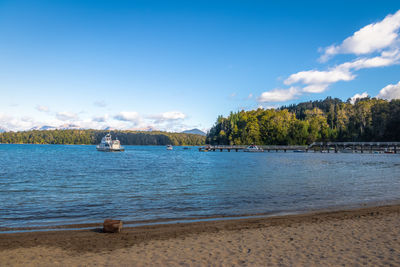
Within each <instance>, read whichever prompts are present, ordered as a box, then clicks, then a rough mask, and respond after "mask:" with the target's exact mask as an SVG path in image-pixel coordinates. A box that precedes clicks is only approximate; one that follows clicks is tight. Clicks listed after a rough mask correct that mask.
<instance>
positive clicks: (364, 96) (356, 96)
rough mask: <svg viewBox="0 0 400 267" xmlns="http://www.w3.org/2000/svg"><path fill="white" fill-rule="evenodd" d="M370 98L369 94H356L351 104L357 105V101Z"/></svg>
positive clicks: (351, 99)
mask: <svg viewBox="0 0 400 267" xmlns="http://www.w3.org/2000/svg"><path fill="white" fill-rule="evenodd" d="M368 96H369V95H368V93H367V92H364V93H362V94H355V95H353V96H352V97H351V98H350V103H351V104H354V103H356V100H357V99H361V98H366V97H368Z"/></svg>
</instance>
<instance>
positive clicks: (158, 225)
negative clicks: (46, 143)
mask: <svg viewBox="0 0 400 267" xmlns="http://www.w3.org/2000/svg"><path fill="white" fill-rule="evenodd" d="M383 213H385V214H389V213H399V214H400V204H389V205H382V206H367V207H359V208H347V209H346V208H342V209H325V210H315V211H309V212H304V213H296V214H284V215H267V214H254V215H240V216H226V217H220V216H215V217H208V218H203V219H201V218H188V219H180V220H175V219H170V220H146V221H140V222H139V223H138V224H139V225H138V226H127V224H126V223H125V222H124V227H123V229H122V232H121V233H120V234H114V235H112V234H111V235H110V234H104V233H102V223H89V224H79V225H62V226H61V225H60V226H55V227H54V228H53V229H51V230H48V229H45V230H42V229H37V228H36V229H32V228H29V227H28V228H24V229H27V230H28V232H1V233H0V251H1V250H4V249H10V248H14V247H18V246H16V245H15V244H14V245H13V244H12V243H13V241H16V244H18V245H21V244H20V241H22V240H24V245H23V246H24V247H25V246H28V247H29V246H32V245H33V246H40V245H50V246H51V245H57V239H58V238H56V237H58V236H62V237H67V236H68V237H69V238H70V240H69V241H71V242H72V243H71V244H70V245H72V247H74V245H76V246H77V248H79V250H81V248H80V246H79V244H78V243H79V239H80V238H82V239H86V238H88V237H93V241H96V240H97V241H98V239H99V238H100V239H101V238H103V237H106V238H111V240H113V241H114V242H116V243H115V244H114V245H115V248H118V247H119V244H118V242H119V240H121V238H122V236H131V237H132V236H133V237H134V240H131V241H139V242H141V241H149V240H152V239H157V238H170V237H178V236H180V235H183V236H184V235H186V234H198V233H209V232H218V231H220V230H241V229H250V228H254V227H255V228H257V227H268V226H276V225H290V224H292V223H304V222H313V221H319V220H337V219H339V220H340V219H351V218H360V216H373V215H379V214H381V215H382V214H383ZM175 221H185V222H182V223H181V222H175ZM146 222H147V223H146ZM128 225H129V224H128ZM77 226H79V227H77ZM60 228H62V230H60ZM64 228H72V229H71V230H70V229H64ZM10 229H18V228H10ZM35 230H39V231H35ZM10 231H13V230H10ZM171 232H173V234H171ZM123 239H124V240H125V238H123ZM32 240H34V242H32ZM25 241H28V242H25ZM86 241H90V240H86ZM74 242H78V243H74ZM129 243H130V244H136V243H137V242H129Z"/></svg>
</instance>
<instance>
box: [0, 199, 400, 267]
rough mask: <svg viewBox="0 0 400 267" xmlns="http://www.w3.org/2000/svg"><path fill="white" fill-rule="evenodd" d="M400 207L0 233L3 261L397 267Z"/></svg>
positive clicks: (22, 263) (32, 263) (15, 263)
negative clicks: (110, 230)
mask: <svg viewBox="0 0 400 267" xmlns="http://www.w3.org/2000/svg"><path fill="white" fill-rule="evenodd" d="M399 236H400V205H399V204H397V205H386V206H379V207H366V208H358V209H347V210H337V211H322V212H321V211H318V212H310V213H307V214H297V215H285V216H274V217H269V218H265V217H264V218H246V219H231V220H215V221H207V222H191V223H174V224H159V225H147V226H138V227H126V228H123V229H122V232H121V233H119V234H105V233H102V231H101V228H92V229H85V230H83V229H81V230H67V231H47V232H28V233H7V234H0V262H2V264H4V265H5V266H59V265H62V266H99V265H100V266H114V265H118V266H121V265H123V266H166V265H169V266H171V265H172V266H178V265H184V266H192V265H194V266H210V265H217V266H265V265H268V266H310V265H314V266H315V265H317V266H338V265H366V266H391V265H392V266H399V265H400V242H399V240H398V237H399Z"/></svg>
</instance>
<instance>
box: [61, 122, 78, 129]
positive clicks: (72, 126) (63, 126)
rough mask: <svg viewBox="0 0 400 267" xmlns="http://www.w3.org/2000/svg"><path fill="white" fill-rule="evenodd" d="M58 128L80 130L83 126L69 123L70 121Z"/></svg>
mask: <svg viewBox="0 0 400 267" xmlns="http://www.w3.org/2000/svg"><path fill="white" fill-rule="evenodd" d="M57 129H60V130H80V129H82V128H81V127H80V126H79V125H76V124H68V123H66V124H63V125H61V126H60V127H58V128H57Z"/></svg>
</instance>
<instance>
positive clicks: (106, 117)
mask: <svg viewBox="0 0 400 267" xmlns="http://www.w3.org/2000/svg"><path fill="white" fill-rule="evenodd" d="M108 117H109V116H108V114H106V115H104V116H98V117H93V119H92V121H94V122H106V121H107V120H108Z"/></svg>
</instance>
